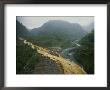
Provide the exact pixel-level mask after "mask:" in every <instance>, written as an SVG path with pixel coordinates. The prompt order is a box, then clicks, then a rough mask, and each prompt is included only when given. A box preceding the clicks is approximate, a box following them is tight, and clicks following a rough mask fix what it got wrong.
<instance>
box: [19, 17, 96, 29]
mask: <svg viewBox="0 0 110 90" xmlns="http://www.w3.org/2000/svg"><path fill="white" fill-rule="evenodd" d="M17 20H18V21H19V22H21V23H22V24H23V25H24V26H26V27H27V28H28V29H33V28H37V27H40V26H42V25H43V24H44V23H45V22H47V21H49V20H64V21H68V22H70V23H79V24H80V25H82V26H86V25H89V24H90V23H93V22H94V17H75V16H74V17H69V16H68V17H37V16H17Z"/></svg>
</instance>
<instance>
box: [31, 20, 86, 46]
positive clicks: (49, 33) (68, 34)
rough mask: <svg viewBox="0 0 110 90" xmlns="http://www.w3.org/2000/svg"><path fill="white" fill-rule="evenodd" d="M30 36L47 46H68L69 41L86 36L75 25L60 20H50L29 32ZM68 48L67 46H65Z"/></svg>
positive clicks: (80, 28) (78, 26) (84, 32)
mask: <svg viewBox="0 0 110 90" xmlns="http://www.w3.org/2000/svg"><path fill="white" fill-rule="evenodd" d="M30 33H31V36H32V37H33V36H35V37H36V39H37V41H39V40H40V41H39V42H42V43H44V44H45V45H48V46H56V45H58V46H62V45H61V43H62V44H65V45H66V44H67V43H68V44H70V42H71V41H74V40H76V39H80V38H82V37H83V36H85V35H86V34H87V32H86V31H84V29H83V28H82V27H81V26H80V25H79V24H77V23H69V22H67V21H62V20H50V21H48V22H46V23H44V24H43V25H42V26H41V27H39V28H34V29H32V30H31V31H30ZM67 46H68V45H67Z"/></svg>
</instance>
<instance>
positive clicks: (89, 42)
mask: <svg viewBox="0 0 110 90" xmlns="http://www.w3.org/2000/svg"><path fill="white" fill-rule="evenodd" d="M19 38H23V39H24V40H20V39H19ZM25 40H27V41H28V42H30V43H32V45H33V46H32V45H28V44H25V42H24V41H25ZM34 46H35V47H37V48H34V49H33V48H32V47H34ZM39 48H42V49H39ZM39 50H42V51H44V52H43V53H44V55H40V54H39V53H40V51H39ZM38 51H39V52H38ZM62 52H63V54H62ZM41 53H42V52H41ZM45 53H47V54H46V55H48V54H49V55H48V56H47V57H45ZM51 55H53V57H54V56H55V57H56V58H61V59H62V57H63V58H64V59H63V62H64V63H65V65H63V66H67V65H66V64H67V63H69V65H70V63H71V64H72V66H74V65H73V62H76V64H77V65H79V67H80V66H81V67H82V69H84V71H85V72H86V73H88V74H94V30H91V31H90V30H89V32H87V31H85V30H84V28H83V27H82V26H81V25H79V24H77V23H69V22H66V21H60V20H52V21H48V22H46V23H44V24H43V25H42V26H41V27H39V28H34V29H32V30H28V29H27V28H26V27H25V26H24V25H23V24H22V23H20V22H19V21H17V20H16V73H17V74H34V73H36V74H37V73H39V74H41V73H44V74H47V73H49V74H52V73H53V74H55V73H56V74H62V73H64V71H63V70H64V67H63V66H62V64H61V63H60V64H59V61H58V60H56V61H51V59H50V56H51ZM65 60H69V62H66V61H65ZM65 68H66V67H65ZM41 70H42V71H41ZM43 70H46V71H43ZM79 71H80V70H79ZM67 72H69V71H67ZM81 72H82V71H81ZM69 73H70V72H69ZM72 73H73V72H72Z"/></svg>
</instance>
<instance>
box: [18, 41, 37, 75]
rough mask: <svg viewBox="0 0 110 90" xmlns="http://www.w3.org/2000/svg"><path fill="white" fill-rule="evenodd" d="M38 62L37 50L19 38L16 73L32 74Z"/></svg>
mask: <svg viewBox="0 0 110 90" xmlns="http://www.w3.org/2000/svg"><path fill="white" fill-rule="evenodd" d="M37 62H38V56H37V51H36V50H33V49H32V48H31V47H29V46H28V45H25V44H24V43H23V41H20V40H19V39H17V44H16V71H17V72H16V73H17V74H31V73H33V72H34V68H35V65H36V63H37Z"/></svg>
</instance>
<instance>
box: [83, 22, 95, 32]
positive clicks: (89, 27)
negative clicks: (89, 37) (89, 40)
mask: <svg viewBox="0 0 110 90" xmlns="http://www.w3.org/2000/svg"><path fill="white" fill-rule="evenodd" d="M83 28H84V30H85V31H87V32H89V33H90V32H91V31H92V30H93V29H94V23H90V24H89V25H87V26H84V27H83Z"/></svg>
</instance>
